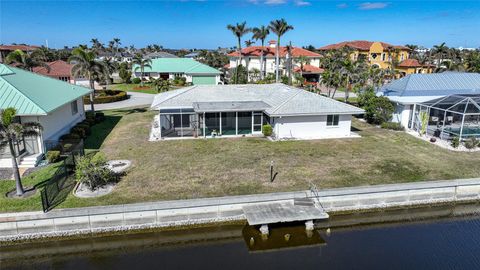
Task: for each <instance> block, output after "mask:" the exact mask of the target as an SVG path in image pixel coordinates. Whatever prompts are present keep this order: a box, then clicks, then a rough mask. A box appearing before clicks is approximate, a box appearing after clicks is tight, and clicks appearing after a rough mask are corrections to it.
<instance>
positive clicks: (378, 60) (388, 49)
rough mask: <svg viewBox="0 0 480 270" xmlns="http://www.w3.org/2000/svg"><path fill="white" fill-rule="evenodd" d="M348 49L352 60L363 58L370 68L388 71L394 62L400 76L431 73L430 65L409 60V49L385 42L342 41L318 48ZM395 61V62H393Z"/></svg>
mask: <svg viewBox="0 0 480 270" xmlns="http://www.w3.org/2000/svg"><path fill="white" fill-rule="evenodd" d="M345 47H347V48H350V49H351V50H352V53H351V55H350V57H351V58H352V60H357V59H359V58H361V57H363V58H364V59H365V60H367V62H368V63H369V64H370V65H372V66H377V67H378V68H381V69H389V68H390V67H391V65H392V62H396V63H397V66H396V70H398V71H399V72H400V74H401V75H402V76H405V75H407V74H413V73H432V67H431V66H430V65H421V64H420V63H419V62H418V61H416V60H415V61H411V60H409V57H410V49H409V48H407V47H405V46H400V45H392V44H388V43H385V42H373V41H366V40H355V41H344V42H340V43H336V44H330V45H327V46H323V47H321V48H319V50H320V51H329V50H338V49H342V48H345ZM394 60H395V61H394Z"/></svg>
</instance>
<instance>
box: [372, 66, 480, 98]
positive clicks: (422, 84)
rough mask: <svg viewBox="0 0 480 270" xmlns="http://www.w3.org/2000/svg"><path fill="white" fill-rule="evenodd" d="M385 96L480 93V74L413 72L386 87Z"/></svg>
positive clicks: (384, 88)
mask: <svg viewBox="0 0 480 270" xmlns="http://www.w3.org/2000/svg"><path fill="white" fill-rule="evenodd" d="M381 92H383V95H385V96H446V95H453V94H476V93H480V74H479V73H464V72H444V73H434V74H411V75H407V76H405V77H403V78H401V79H399V80H395V81H393V82H391V83H389V84H387V85H385V86H384V87H382V89H381Z"/></svg>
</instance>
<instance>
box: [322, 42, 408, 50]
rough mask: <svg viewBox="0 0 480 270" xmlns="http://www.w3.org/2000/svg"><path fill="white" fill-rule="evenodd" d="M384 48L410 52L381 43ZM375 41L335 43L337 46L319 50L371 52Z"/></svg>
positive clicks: (333, 45) (400, 47) (397, 46)
mask: <svg viewBox="0 0 480 270" xmlns="http://www.w3.org/2000/svg"><path fill="white" fill-rule="evenodd" d="M380 43H381V44H382V46H383V47H384V48H396V49H404V50H408V48H407V47H405V46H399V45H392V44H388V43H385V42H380ZM372 44H373V41H368V40H354V41H344V42H340V43H335V44H330V45H327V46H323V47H321V48H319V50H322V51H327V50H337V49H341V48H343V47H350V48H352V49H357V50H360V51H369V50H370V47H371V46H372Z"/></svg>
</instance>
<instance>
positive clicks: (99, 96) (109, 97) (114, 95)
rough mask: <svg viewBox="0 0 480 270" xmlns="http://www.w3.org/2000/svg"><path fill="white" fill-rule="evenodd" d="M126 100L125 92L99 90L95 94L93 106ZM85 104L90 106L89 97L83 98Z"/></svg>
mask: <svg viewBox="0 0 480 270" xmlns="http://www.w3.org/2000/svg"><path fill="white" fill-rule="evenodd" d="M125 99H128V95H127V92H125V91H120V90H99V91H96V92H95V97H94V99H93V103H94V104H102V103H111V102H117V101H121V100H125ZM83 102H84V103H85V104H90V97H89V96H85V97H84V98H83Z"/></svg>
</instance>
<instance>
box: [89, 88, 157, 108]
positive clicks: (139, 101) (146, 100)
mask: <svg viewBox="0 0 480 270" xmlns="http://www.w3.org/2000/svg"><path fill="white" fill-rule="evenodd" d="M127 94H128V95H129V96H130V98H129V99H126V100H122V101H118V102H112V103H105V104H95V110H96V111H97V110H98V111H103V110H114V109H123V108H129V107H139V106H150V105H151V104H152V101H153V97H155V95H153V94H145V93H137V92H127ZM85 110H90V104H85Z"/></svg>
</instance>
